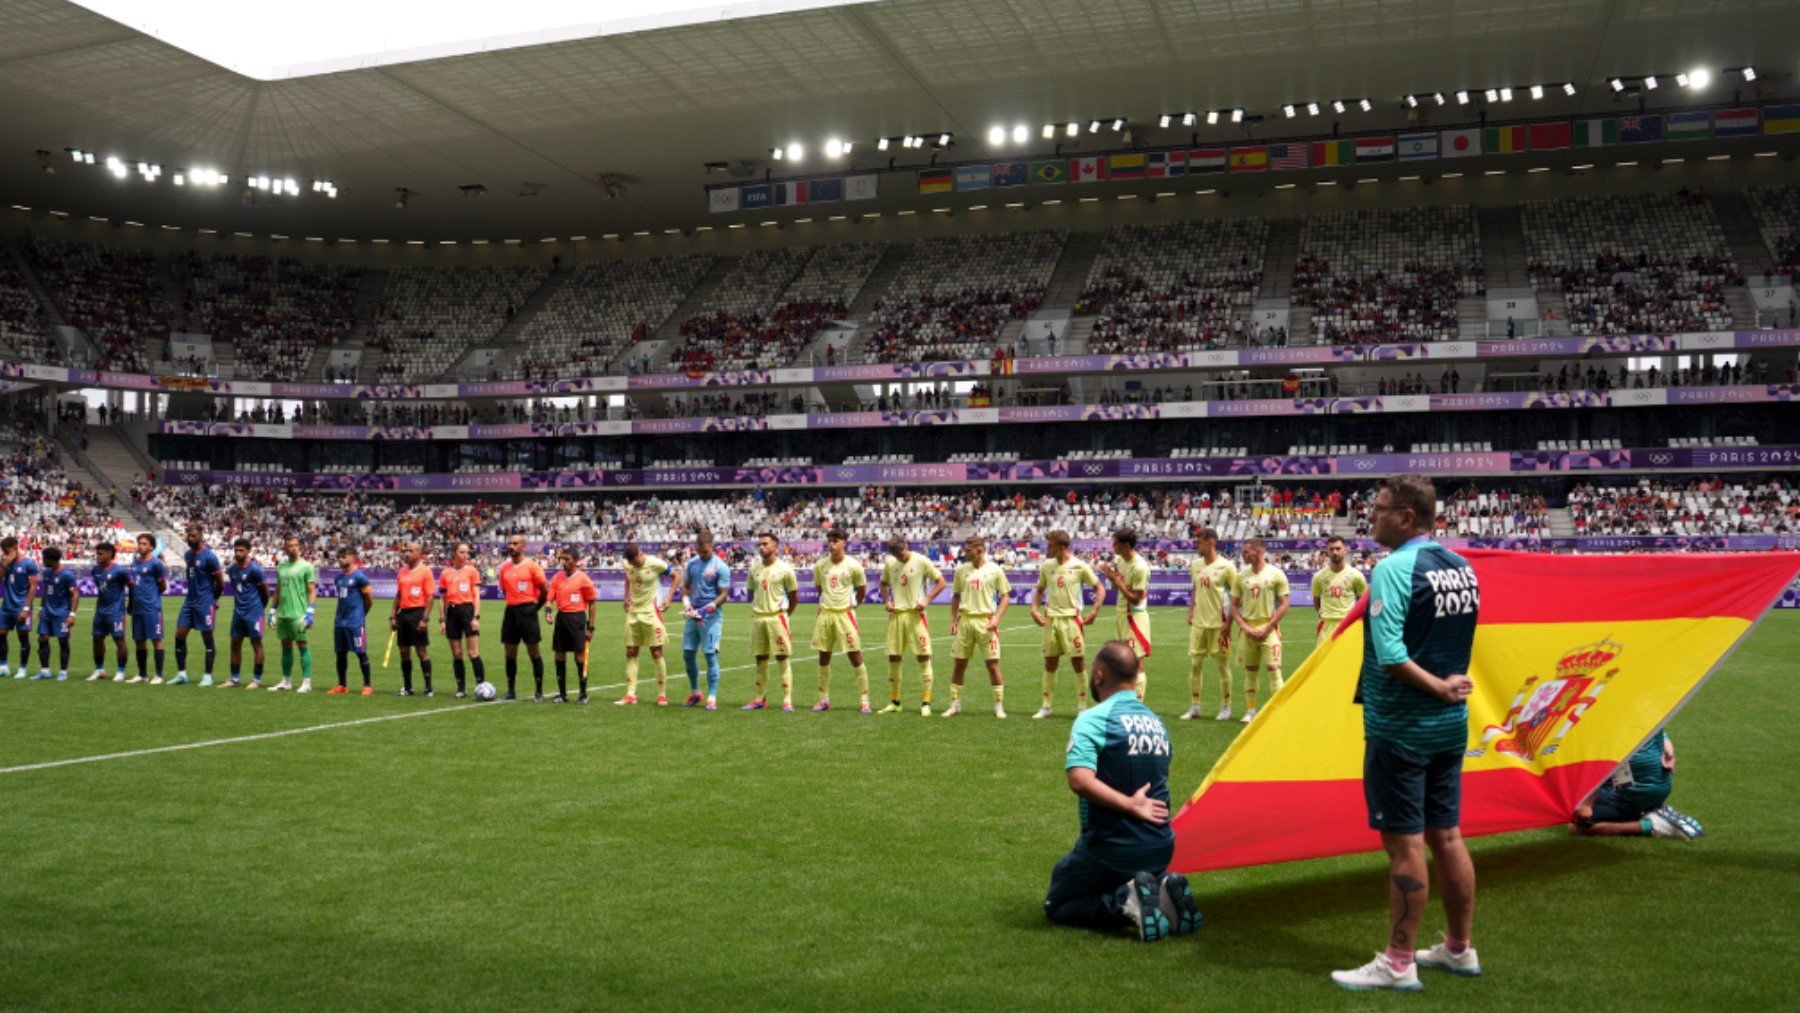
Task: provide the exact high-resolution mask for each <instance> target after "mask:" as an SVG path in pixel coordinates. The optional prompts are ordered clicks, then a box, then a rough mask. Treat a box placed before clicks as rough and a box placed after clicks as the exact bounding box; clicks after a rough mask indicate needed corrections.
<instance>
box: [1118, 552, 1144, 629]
mask: <svg viewBox="0 0 1800 1013" xmlns="http://www.w3.org/2000/svg"><path fill="white" fill-rule="evenodd" d="M1118 567H1119V574H1120V576H1122V577H1124V578H1125V586H1126V587H1128V588H1130V589H1131V590H1133V591H1145V592H1148V591H1149V590H1150V561H1149V560H1147V559H1145V558H1144V554H1143V553H1141V552H1134V553H1132V554H1131V558H1130V559H1124V558H1121V559H1119V560H1118ZM1118 605H1119V614H1121V615H1123V614H1125V613H1127V612H1148V611H1150V596H1149V595H1148V594H1145V595H1144V598H1143V600H1142V601H1139V602H1138V603H1137V604H1135V605H1134V604H1132V603H1131V602H1130V601H1128V600H1127V599H1126V598H1125V596H1124V595H1122V594H1121V595H1119V601H1118Z"/></svg>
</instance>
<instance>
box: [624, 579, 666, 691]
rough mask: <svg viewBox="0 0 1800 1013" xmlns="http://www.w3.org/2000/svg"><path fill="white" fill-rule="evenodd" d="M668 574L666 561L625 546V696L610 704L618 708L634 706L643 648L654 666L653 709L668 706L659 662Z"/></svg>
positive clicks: (663, 673) (663, 668) (661, 656)
mask: <svg viewBox="0 0 1800 1013" xmlns="http://www.w3.org/2000/svg"><path fill="white" fill-rule="evenodd" d="M668 572H669V564H668V561H666V560H664V559H662V558H660V557H657V556H652V555H650V554H648V553H646V552H645V551H644V550H643V549H641V548H639V547H637V546H636V545H627V546H625V695H624V696H622V697H620V698H618V699H617V700H615V701H613V702H614V703H615V704H618V705H619V706H621V707H626V706H630V705H631V704H634V703H637V702H638V699H637V683H638V652H639V651H640V650H642V649H644V648H649V649H650V657H651V659H652V660H654V661H655V662H656V705H657V706H658V707H667V706H668V705H669V663H668V662H667V661H665V660H663V644H664V642H666V641H667V640H668V638H669V634H668V630H667V629H666V628H665V627H664V626H663V617H662V613H663V606H664V605H666V604H667V603H668V599H666V598H664V597H663V595H662V576H663V574H665V573H668Z"/></svg>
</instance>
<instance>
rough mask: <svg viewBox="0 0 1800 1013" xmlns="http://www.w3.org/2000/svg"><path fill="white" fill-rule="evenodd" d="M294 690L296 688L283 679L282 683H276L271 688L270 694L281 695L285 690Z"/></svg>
mask: <svg viewBox="0 0 1800 1013" xmlns="http://www.w3.org/2000/svg"><path fill="white" fill-rule="evenodd" d="M293 688H294V687H293V686H292V685H291V684H289V682H288V681H287V680H286V679H283V680H281V681H280V682H278V683H276V684H275V685H273V686H270V687H269V692H271V693H280V692H282V691H284V690H289V689H293Z"/></svg>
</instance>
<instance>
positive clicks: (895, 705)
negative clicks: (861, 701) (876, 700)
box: [875, 700, 901, 714]
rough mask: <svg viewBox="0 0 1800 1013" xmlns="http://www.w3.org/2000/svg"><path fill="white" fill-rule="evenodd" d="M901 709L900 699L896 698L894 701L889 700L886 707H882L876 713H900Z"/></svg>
mask: <svg viewBox="0 0 1800 1013" xmlns="http://www.w3.org/2000/svg"><path fill="white" fill-rule="evenodd" d="M900 711H901V707H900V701H898V700H894V701H891V702H889V703H888V705H887V706H886V707H883V708H881V709H880V710H879V711H876V712H875V713H877V714H898V713H900Z"/></svg>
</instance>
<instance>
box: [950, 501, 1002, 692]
mask: <svg viewBox="0 0 1800 1013" xmlns="http://www.w3.org/2000/svg"><path fill="white" fill-rule="evenodd" d="M963 558H964V562H963V564H962V565H961V566H959V567H957V568H956V578H955V579H954V580H953V581H952V582H951V585H950V657H951V659H952V661H953V663H954V666H955V667H954V668H953V669H952V670H951V672H950V706H949V707H946V708H945V709H944V717H947V718H953V717H955V716H957V715H958V714H961V713H962V687H963V673H964V672H965V671H967V670H968V667H969V659H970V658H972V657H974V656H975V655H976V654H980V655H981V656H982V658H983V659H985V660H986V662H987V670H988V681H989V682H991V683H993V685H994V716H995V717H997V718H1003V717H1005V716H1006V684H1005V680H1003V679H1002V678H1001V677H1000V619H1001V617H1002V616H1004V615H1006V608H1007V605H1008V604H1009V603H1010V599H1008V598H1007V595H1009V594H1011V593H1012V584H1011V583H1010V582H1009V581H1007V579H1006V571H1005V570H1002V569H1000V567H999V565H998V564H996V563H994V562H993V561H992V560H990V559H988V558H987V539H985V538H983V537H981V536H980V535H975V536H974V537H972V538H970V539H969V540H968V541H966V542H964V543H963Z"/></svg>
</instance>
